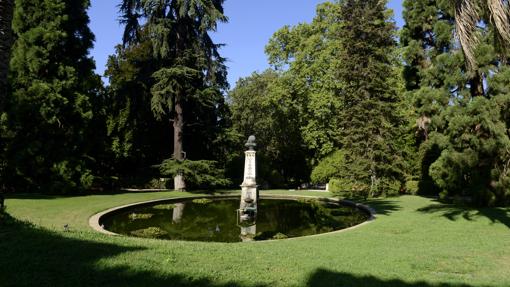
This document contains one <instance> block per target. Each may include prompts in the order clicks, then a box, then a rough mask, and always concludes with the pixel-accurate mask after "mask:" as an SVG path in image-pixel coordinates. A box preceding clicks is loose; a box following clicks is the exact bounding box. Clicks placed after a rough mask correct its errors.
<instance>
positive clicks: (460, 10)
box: [455, 0, 480, 70]
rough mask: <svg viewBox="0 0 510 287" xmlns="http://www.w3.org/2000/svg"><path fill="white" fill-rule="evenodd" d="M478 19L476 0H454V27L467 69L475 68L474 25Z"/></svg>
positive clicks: (476, 40)
mask: <svg viewBox="0 0 510 287" xmlns="http://www.w3.org/2000/svg"><path fill="white" fill-rule="evenodd" d="M479 19H480V15H479V13H478V7H477V5H476V1H473V0H456V1H455V28H456V33H457V37H458V39H459V42H460V45H461V46H462V50H463V51H464V56H465V58H466V64H467V66H468V69H470V70H476V68H477V63H476V59H475V53H474V48H475V46H476V45H477V44H478V41H479V39H478V37H477V34H476V25H477V23H478V21H479Z"/></svg>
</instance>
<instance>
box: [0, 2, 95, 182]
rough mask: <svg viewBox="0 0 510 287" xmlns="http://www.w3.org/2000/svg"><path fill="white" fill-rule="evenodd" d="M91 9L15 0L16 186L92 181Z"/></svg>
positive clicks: (12, 165)
mask: <svg viewBox="0 0 510 287" xmlns="http://www.w3.org/2000/svg"><path fill="white" fill-rule="evenodd" d="M88 7H89V1H86V0H83V1H65V0H60V1H49V0H48V1H41V0H18V1H16V6H15V11H14V19H13V30H14V33H15V37H16V42H15V44H14V47H13V56H12V59H11V66H10V69H11V71H10V73H11V77H12V91H13V93H12V96H11V97H10V98H9V100H8V101H7V102H8V104H7V105H8V109H9V119H8V120H9V130H10V132H11V133H12V139H11V140H9V142H8V146H7V152H6V157H7V163H8V166H7V171H6V173H7V175H8V180H9V185H10V186H11V187H12V188H14V189H15V190H16V191H38V190H42V191H53V192H64V191H69V190H84V189H88V188H90V187H91V186H92V184H93V182H94V176H95V172H97V165H96V164H95V158H94V157H95V152H96V148H99V147H100V142H99V143H98V142H95V140H98V139H99V140H100V139H101V136H100V133H101V132H102V130H101V128H97V127H95V126H94V124H95V123H96V119H98V118H99V114H100V108H101V106H102V104H101V98H100V97H99V89H100V80H99V77H97V76H96V75H94V73H93V69H94V62H93V61H92V59H91V58H89V57H88V51H89V49H90V48H91V47H92V42H93V40H94V36H93V35H92V33H91V32H90V30H89V28H88V27H87V24H88V22H89V18H88V16H87V13H86V9H87V8H88ZM96 135H99V136H96Z"/></svg>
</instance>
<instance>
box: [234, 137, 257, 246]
mask: <svg viewBox="0 0 510 287" xmlns="http://www.w3.org/2000/svg"><path fill="white" fill-rule="evenodd" d="M245 146H246V147H247V148H248V150H247V151H245V160H244V180H243V183H242V184H241V203H240V205H239V210H238V212H237V213H238V225H239V227H241V239H242V240H243V241H251V240H253V237H254V236H255V234H256V229H257V227H256V220H257V201H258V199H259V192H258V189H257V182H256V180H255V179H256V165H255V153H256V152H255V147H256V146H257V144H256V143H255V136H250V137H249V138H248V142H246V145H245Z"/></svg>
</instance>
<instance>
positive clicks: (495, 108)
mask: <svg viewBox="0 0 510 287" xmlns="http://www.w3.org/2000/svg"><path fill="white" fill-rule="evenodd" d="M404 5H405V8H406V11H405V13H404V17H405V20H406V25H405V27H404V29H403V31H402V43H403V45H404V53H403V55H404V60H405V61H406V63H407V66H406V82H407V88H408V90H409V91H410V92H409V93H408V95H409V96H410V97H412V98H413V99H414V101H415V106H416V118H417V122H416V123H417V124H416V133H417V143H416V144H417V145H416V146H417V148H418V149H419V154H420V157H419V158H418V160H419V163H418V164H419V165H420V166H421V173H420V174H419V175H418V177H419V181H420V184H419V192H421V193H437V192H440V193H441V195H442V196H444V197H449V196H461V197H464V198H469V199H470V200H474V201H475V202H476V203H478V204H483V205H495V204H505V203H507V202H508V201H509V199H510V198H509V195H510V193H509V192H510V185H509V181H508V172H507V165H508V160H510V154H509V153H508V142H509V133H508V128H509V127H510V126H508V121H507V118H506V114H507V106H508V103H507V97H508V96H507V94H508V90H507V89H508V80H503V79H505V78H506V76H507V73H508V67H507V63H506V60H505V58H506V57H504V54H503V57H502V56H501V55H502V54H501V53H499V54H498V53H497V51H498V46H497V45H495V41H494V40H495V38H496V37H497V34H494V29H492V28H491V21H490V19H489V18H488V14H483V15H485V18H483V17H482V18H481V20H482V21H483V22H482V23H483V25H481V26H480V27H479V28H477V33H478V35H479V36H478V37H479V39H480V42H479V43H478V44H477V45H476V47H475V48H474V51H475V52H474V57H475V59H474V61H476V66H475V65H473V64H472V63H471V64H467V63H466V61H465V58H466V57H465V56H466V55H465V53H464V52H463V50H461V49H460V48H459V47H458V45H457V43H456V41H455V39H454V38H453V37H452V35H453V31H454V27H455V20H456V19H455V18H454V15H455V13H454V11H455V10H454V9H455V7H454V6H453V5H452V2H451V1H405V2H404ZM483 15H482V16H483ZM424 23H425V24H424ZM468 56H469V55H468Z"/></svg>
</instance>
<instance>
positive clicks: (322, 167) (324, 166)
mask: <svg viewBox="0 0 510 287" xmlns="http://www.w3.org/2000/svg"><path fill="white" fill-rule="evenodd" d="M344 164H345V161H344V152H343V151H341V150H337V151H335V152H334V153H332V154H331V155H329V156H327V157H325V158H324V159H323V160H322V161H321V162H320V163H319V164H318V165H317V166H316V167H315V168H314V169H313V171H312V174H311V176H310V178H311V180H312V183H325V182H329V181H330V180H331V179H332V178H334V177H338V176H339V174H340V170H341V168H342V167H343V165H344Z"/></svg>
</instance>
